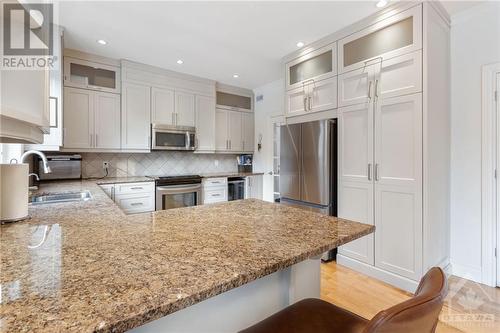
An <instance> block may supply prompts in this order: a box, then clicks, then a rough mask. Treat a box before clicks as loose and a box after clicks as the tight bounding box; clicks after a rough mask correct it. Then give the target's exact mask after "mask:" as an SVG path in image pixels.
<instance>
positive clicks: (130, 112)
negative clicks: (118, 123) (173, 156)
mask: <svg viewBox="0 0 500 333" xmlns="http://www.w3.org/2000/svg"><path fill="white" fill-rule="evenodd" d="M150 94H151V90H150V88H149V87H148V86H145V85H140V84H135V83H129V82H124V83H123V87H122V148H123V149H141V150H145V149H147V150H149V149H150V144H151V137H150V135H151V108H150Z"/></svg>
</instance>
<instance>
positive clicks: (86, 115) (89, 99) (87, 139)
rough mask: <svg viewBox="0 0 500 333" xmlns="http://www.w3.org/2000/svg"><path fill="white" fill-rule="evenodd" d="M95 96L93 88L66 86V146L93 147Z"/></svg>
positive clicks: (64, 132) (64, 133)
mask: <svg viewBox="0 0 500 333" xmlns="http://www.w3.org/2000/svg"><path fill="white" fill-rule="evenodd" d="M94 97H95V94H94V92H93V91H91V90H87V89H78V88H70V87H65V88H64V131H63V135H64V148H92V147H93V145H94V107H95V104H94Z"/></svg>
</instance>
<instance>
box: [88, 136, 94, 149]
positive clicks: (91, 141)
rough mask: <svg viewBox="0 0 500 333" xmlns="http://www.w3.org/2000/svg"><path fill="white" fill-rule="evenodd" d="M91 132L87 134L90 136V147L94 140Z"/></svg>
mask: <svg viewBox="0 0 500 333" xmlns="http://www.w3.org/2000/svg"><path fill="white" fill-rule="evenodd" d="M92 136H93V135H92V134H89V138H90V147H92V144H93V143H94V140H93V138H92Z"/></svg>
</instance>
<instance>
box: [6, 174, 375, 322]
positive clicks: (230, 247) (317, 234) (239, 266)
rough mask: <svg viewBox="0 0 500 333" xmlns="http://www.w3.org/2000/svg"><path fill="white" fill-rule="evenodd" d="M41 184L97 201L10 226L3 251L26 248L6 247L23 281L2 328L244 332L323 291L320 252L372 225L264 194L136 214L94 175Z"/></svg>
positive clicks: (42, 209) (59, 207)
mask: <svg viewBox="0 0 500 333" xmlns="http://www.w3.org/2000/svg"><path fill="white" fill-rule="evenodd" d="M41 190H42V191H44V192H55V191H61V190H73V191H74V190H90V191H91V192H92V196H93V200H90V201H87V202H78V203H65V204H54V205H43V206H37V207H31V208H30V214H31V215H32V219H31V220H30V221H26V222H22V223H18V224H12V225H6V226H2V227H1V228H2V229H1V251H2V252H1V253H17V255H16V256H8V257H7V256H2V261H1V270H0V279H1V280H0V282H1V283H2V286H11V288H12V286H13V285H16V286H17V287H16V288H18V290H17V298H16V297H12V296H9V295H7V292H6V294H5V295H4V294H3V295H2V296H3V301H2V316H3V319H2V326H1V327H0V332H19V331H37V332H53V331H60V332H94V331H97V332H124V331H127V330H131V329H134V328H135V330H136V331H137V332H147V331H148V329H151V328H152V329H154V330H155V331H158V330H159V329H161V330H164V331H175V332H179V331H182V329H184V331H185V332H187V331H189V332H194V331H199V332H209V331H217V332H226V331H227V332H229V331H235V330H238V329H242V328H244V327H246V326H248V325H250V324H252V323H253V322H255V321H258V320H260V319H262V318H263V317H265V316H267V315H270V314H271V313H273V312H275V311H277V310H279V309H280V308H282V307H284V306H286V305H288V304H289V303H293V302H294V301H296V300H298V299H301V298H303V297H313V296H316V297H317V296H319V265H320V259H319V257H318V256H319V255H320V254H321V253H323V252H325V251H326V250H329V249H332V248H335V247H337V246H339V245H342V244H345V243H347V242H349V241H352V240H354V239H357V238H359V237H362V236H364V235H367V234H369V233H371V232H373V231H374V227H373V226H370V225H365V224H360V223H356V222H351V221H346V220H342V219H337V218H334V217H327V216H323V215H319V214H315V213H311V212H307V211H303V210H298V209H295V208H291V207H286V206H282V205H279V204H273V203H267V202H263V201H259V200H241V201H233V202H228V203H221V204H213V205H204V206H197V207H190V208H183V209H172V210H168V211H158V212H153V213H144V214H138V215H128V216H127V215H124V214H123V213H122V212H121V211H120V210H119V208H118V207H117V206H115V205H114V203H113V202H112V201H111V200H110V199H108V198H107V196H106V195H105V194H104V193H103V192H102V191H101V190H100V188H99V187H98V186H97V185H96V184H95V182H93V181H81V182H58V183H54V184H52V185H49V186H45V187H44V186H42V187H41ZM49 206H50V207H49ZM45 227H47V228H48V227H50V229H51V231H52V232H49V234H48V235H47V236H46V241H45V242H44V244H42V245H41V246H39V247H37V248H35V249H33V248H30V247H29V246H30V245H32V243H33V242H35V239H34V238H37V237H41V236H43V235H42V234H40V235H39V233H40V232H42V231H43V229H45ZM38 230H39V231H40V232H39V231H38ZM42 266H43V267H45V268H43V269H41V268H40V267H42ZM2 290H8V291H9V292H12V290H9V289H5V288H2ZM13 294H15V293H10V295H13ZM162 317H163V318H162ZM160 318H161V319H160ZM204 318H205V319H204ZM147 323H149V324H147ZM145 324H146V325H145ZM141 325H144V326H141ZM158 325H160V326H158Z"/></svg>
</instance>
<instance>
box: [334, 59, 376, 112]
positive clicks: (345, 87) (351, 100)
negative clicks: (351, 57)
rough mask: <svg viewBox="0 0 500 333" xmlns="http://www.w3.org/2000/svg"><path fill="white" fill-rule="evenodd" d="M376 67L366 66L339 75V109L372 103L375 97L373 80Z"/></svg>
mask: <svg viewBox="0 0 500 333" xmlns="http://www.w3.org/2000/svg"><path fill="white" fill-rule="evenodd" d="M376 66H377V65H371V66H366V67H364V68H361V69H358V70H354V71H351V72H348V73H344V74H341V75H339V89H338V90H339V92H338V101H339V107H343V106H348V105H355V104H368V103H370V101H371V98H372V97H373V95H374V87H373V85H374V82H373V80H374V75H375V72H376V70H377V68H376Z"/></svg>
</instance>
